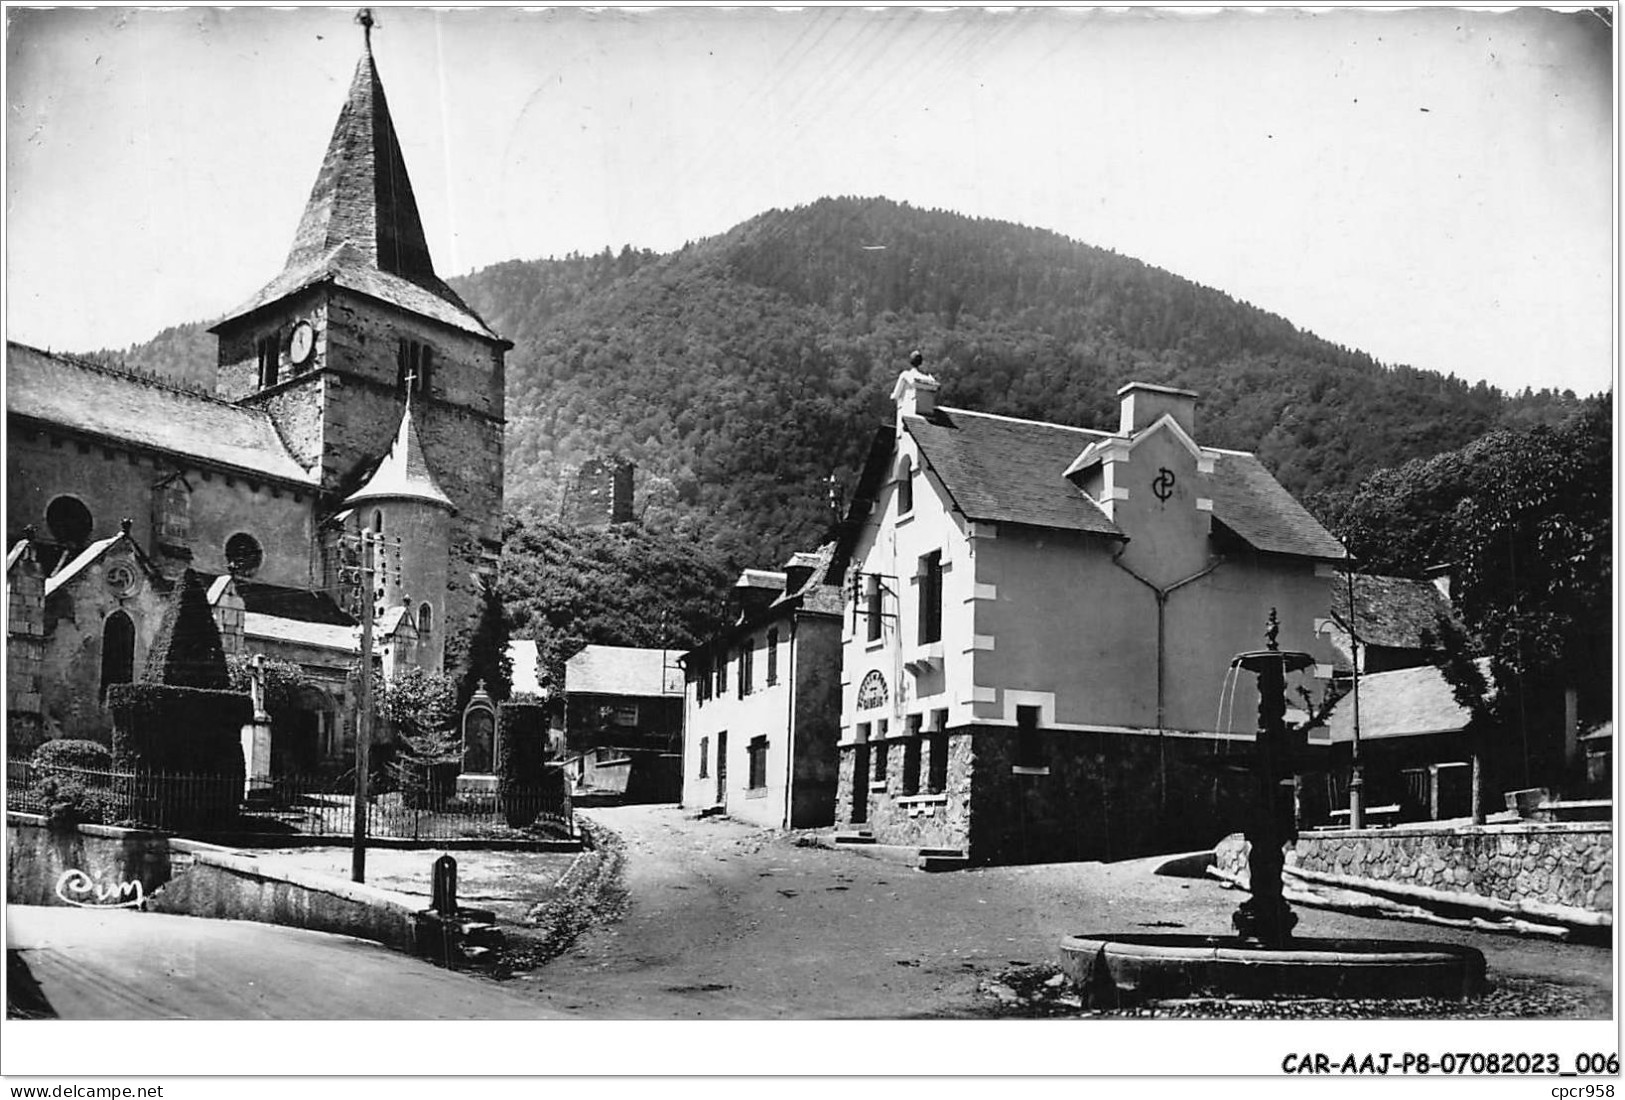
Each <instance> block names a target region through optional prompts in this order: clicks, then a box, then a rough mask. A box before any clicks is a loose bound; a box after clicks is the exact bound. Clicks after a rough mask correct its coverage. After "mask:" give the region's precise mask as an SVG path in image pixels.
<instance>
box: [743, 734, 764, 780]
mask: <svg viewBox="0 0 1625 1100" xmlns="http://www.w3.org/2000/svg"><path fill="white" fill-rule="evenodd" d="M745 751H746V753H747V755H748V756H749V757H750V783H749V786H750V788H751V789H752V790H760V789H761V788H763V787H765V786H767V738H766V737H752V738H751V739H750V745H749V746H748V747H747V748H746V750H745Z"/></svg>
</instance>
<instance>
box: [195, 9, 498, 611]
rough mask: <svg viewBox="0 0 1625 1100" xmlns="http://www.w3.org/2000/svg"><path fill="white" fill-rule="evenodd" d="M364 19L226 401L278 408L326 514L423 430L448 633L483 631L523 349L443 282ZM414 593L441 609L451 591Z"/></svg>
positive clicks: (234, 325) (224, 374) (246, 326)
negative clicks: (316, 162) (356, 51)
mask: <svg viewBox="0 0 1625 1100" xmlns="http://www.w3.org/2000/svg"><path fill="white" fill-rule="evenodd" d="M358 21H359V22H360V23H361V25H362V28H363V35H364V40H363V46H362V52H361V58H360V60H359V61H358V62H357V64H356V68H355V75H354V77H353V78H352V80H351V82H350V87H349V91H348V93H347V94H346V96H345V100H344V103H343V105H342V107H341V108H340V109H339V115H338V121H337V123H336V124H335V125H334V127H333V134H332V137H331V139H330V140H329V142H328V146H327V153H326V155H325V156H324V157H323V158H322V163H321V166H320V169H319V170H318V172H317V174H316V182H315V185H314V186H313V187H312V188H311V192H310V198H309V200H308V201H307V202H306V204H305V210H304V214H303V216H302V217H301V218H300V220H299V225H298V227H297V229H296V230H295V232H294V236H293V243H292V245H291V246H290V248H289V250H288V255H287V259H286V260H285V261H284V263H283V268H282V271H281V272H280V273H279V274H278V275H277V276H276V277H275V278H274V279H272V280H271V281H270V282H269V283H267V284H266V285H265V286H264V287H263V288H262V289H261V290H260V291H259V292H258V293H257V294H255V295H254V296H253V297H251V298H250V299H249V300H248V301H247V302H245V303H244V304H243V305H241V306H239V307H238V308H237V309H235V310H232V311H231V312H230V313H229V314H228V315H227V316H226V318H225V319H224V320H222V321H220V322H219V323H218V324H216V325H215V326H214V328H213V329H212V330H211V331H213V332H214V333H215V334H216V336H217V337H218V339H219V359H218V373H217V381H216V390H217V392H218V393H219V394H220V396H222V397H224V398H226V399H227V400H231V401H235V402H237V403H238V404H242V405H247V406H254V407H259V408H263V409H264V410H265V411H266V412H267V413H268V414H269V415H270V416H271V418H272V419H273V421H274V422H275V423H276V426H277V429H278V431H279V432H280V433H281V435H282V438H283V439H284V440H285V441H286V443H287V444H288V447H289V449H290V450H291V451H292V452H293V454H294V456H295V458H296V459H298V461H300V462H301V463H303V464H305V465H306V466H307V467H310V468H317V469H319V472H320V479H321V486H322V491H323V502H322V508H323V512H324V514H325V515H333V514H335V513H337V512H338V511H339V510H340V509H341V508H343V507H344V504H345V501H346V498H350V497H352V496H353V495H354V494H356V493H357V492H358V491H359V490H360V489H362V488H363V487H364V486H366V485H368V484H371V483H374V482H376V481H377V477H378V475H379V473H380V471H381V470H383V469H384V468H385V466H386V464H387V462H388V461H389V458H390V456H391V455H392V454H393V453H394V451H395V450H397V449H398V447H397V444H398V442H399V437H400V435H401V433H402V432H403V431H406V430H408V429H409V430H410V434H411V436H412V448H413V456H414V457H413V461H414V462H415V463H418V464H420V465H421V468H422V471H423V472H425V473H426V474H427V476H428V478H429V481H430V483H431V484H433V486H434V491H435V493H437V494H439V495H441V496H442V497H443V498H444V500H445V507H444V509H440V506H439V505H438V504H436V505H434V508H436V509H440V514H442V515H443V516H444V522H445V526H446V531H445V543H446V550H445V561H444V567H443V568H440V567H438V566H436V567H435V568H431V569H430V571H429V572H430V575H432V576H437V577H440V578H443V581H442V582H441V583H442V584H443V587H444V603H443V615H441V616H440V617H439V622H438V623H437V624H436V628H437V631H438V632H439V633H440V634H441V635H442V637H444V636H445V634H446V633H447V632H450V633H453V634H455V633H457V632H458V631H459V630H460V629H463V628H466V627H467V626H469V625H471V624H472V616H473V615H475V614H477V613H478V603H479V600H478V595H479V594H478V591H477V583H476V581H475V580H474V577H475V576H476V575H484V574H487V573H489V572H490V571H491V569H492V567H493V564H494V561H495V558H496V554H497V551H498V549H499V548H500V537H501V523H502V477H503V440H502V427H503V418H504V389H503V387H504V381H505V379H504V357H505V355H506V353H507V351H508V349H509V348H511V347H512V346H513V344H512V343H511V342H510V341H507V340H504V339H503V338H502V337H500V336H498V335H497V334H496V333H495V332H493V331H492V330H491V329H490V328H489V327H488V326H487V325H486V323H485V322H484V321H483V320H482V319H481V318H480V316H479V315H478V314H477V313H475V312H474V311H473V310H472V309H470V308H469V306H468V305H467V303H465V302H464V301H463V300H462V299H461V298H460V297H458V295H457V293H456V292H455V291H454V290H452V289H451V287H449V286H447V285H446V283H445V282H444V281H442V280H441V279H440V277H439V276H438V275H437V274H436V273H435V270H434V263H433V260H432V259H431V257H430V255H429V245H428V240H427V237H426V235H425V233H424V230H423V223H422V221H421V219H420V218H419V216H418V207H417V200H416V198H415V196H414V195H413V191H412V182H411V177H410V176H409V175H408V173H407V170H406V161H405V157H404V156H403V154H402V150H401V144H400V139H399V138H398V136H397V134H396V131H395V124H394V120H393V119H392V118H391V116H390V112H389V104H388V101H387V100H386V98H385V96H384V86H383V82H382V81H381V80H380V78H379V74H378V66H377V62H376V60H375V59H374V57H373V49H372V27H373V20H372V16H371V13H370V12H369V11H363V12H362V13H361V15H360V16H359V17H358ZM409 404H410V410H411V411H410V414H408V412H407V408H408V405H409ZM403 458H404V452H403ZM417 503H418V504H422V503H423V502H422V501H418V502H417ZM425 507H428V505H425ZM319 580H320V583H323V584H326V583H329V582H330V581H331V578H320V579H319ZM420 583H421V582H420ZM412 595H413V597H414V599H415V600H417V601H425V600H427V601H429V602H431V603H432V604H433V606H434V607H435V608H436V609H437V610H438V609H440V608H441V603H440V599H439V597H438V596H435V595H431V594H430V593H427V592H421V591H419V592H413V593H412ZM431 617H434V616H433V614H432V615H431Z"/></svg>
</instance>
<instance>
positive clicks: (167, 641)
mask: <svg viewBox="0 0 1625 1100" xmlns="http://www.w3.org/2000/svg"><path fill="white" fill-rule="evenodd" d="M141 678H142V679H143V680H145V681H147V682H148V683H154V684H171V685H174V686H176V687H192V688H204V689H208V690H213V691H224V690H225V689H226V688H228V687H230V686H231V678H230V674H229V673H228V672H227V670H226V651H225V649H224V647H222V646H221V644H220V629H219V627H217V626H216V625H215V622H214V612H213V611H211V610H210V609H209V596H208V593H206V592H205V591H204V590H203V582H202V581H201V580H200V579H199V578H198V575H197V574H196V573H194V572H192V571H191V570H190V569H188V570H187V571H186V572H185V573H183V574H182V575H181V580H180V584H178V585H176V587H175V591H174V594H173V595H172V596H170V598H169V602H168V603H167V604H166V605H165V607H164V616H163V618H162V619H161V620H160V621H159V624H158V633H157V636H156V637H155V638H154V640H153V643H152V649H151V651H150V652H149V653H148V654H147V667H146V671H145V672H144V673H143V675H142V677H141Z"/></svg>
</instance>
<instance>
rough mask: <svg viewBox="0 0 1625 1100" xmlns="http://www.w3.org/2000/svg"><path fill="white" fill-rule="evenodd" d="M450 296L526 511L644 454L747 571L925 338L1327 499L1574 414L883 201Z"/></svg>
mask: <svg viewBox="0 0 1625 1100" xmlns="http://www.w3.org/2000/svg"><path fill="white" fill-rule="evenodd" d="M452 283H453V285H454V286H455V287H456V289H457V290H458V292H459V293H460V294H462V295H463V297H464V298H465V299H466V300H467V301H468V302H469V304H471V305H472V306H473V307H474V308H475V309H476V310H478V311H479V312H480V313H481V314H482V315H483V316H484V317H485V318H486V320H487V321H488V322H489V323H490V324H491V325H492V327H493V328H495V329H496V330H497V331H498V332H501V333H503V334H504V335H506V336H508V337H509V338H510V339H512V340H514V341H515V344H516V346H515V348H514V350H513V351H512V352H511V353H510V354H509V356H508V418H509V424H508V460H507V464H508V484H507V495H508V501H509V510H510V512H511V513H512V514H515V515H518V516H523V517H525V518H527V519H528V520H531V521H536V520H547V519H552V518H554V517H556V516H557V514H558V504H559V500H560V495H561V491H562V487H563V485H564V483H565V482H566V480H567V478H568V475H569V473H570V472H571V471H572V470H573V469H574V468H575V467H576V466H578V465H579V464H580V463H582V462H583V461H585V460H587V459H589V458H593V457H598V456H602V455H609V454H620V455H622V456H624V457H625V458H627V459H630V460H631V461H633V462H635V463H636V464H637V465H638V469H639V472H638V479H637V485H638V494H639V499H638V508H639V511H640V512H641V513H642V514H643V518H644V520H645V524H646V525H647V526H650V527H652V528H654V529H656V530H660V531H667V532H671V533H675V534H678V535H680V536H682V537H683V538H684V539H685V541H694V542H697V543H700V544H703V545H705V546H706V547H708V548H709V549H710V550H712V551H715V552H717V553H719V554H720V555H721V557H722V558H723V559H724V560H725V561H727V562H728V563H729V564H730V565H731V566H733V567H741V566H745V565H768V566H771V565H775V564H778V563H780V562H782V561H783V560H784V559H785V558H786V557H787V556H788V554H789V553H790V552H791V551H792V550H796V549H802V548H807V547H810V546H812V545H813V544H814V543H815V542H816V540H817V539H818V536H819V534H820V533H821V532H822V530H823V529H824V527H825V526H826V525H827V523H828V520H829V518H830V512H829V488H830V487H829V484H828V479H829V478H830V477H831V476H834V477H835V478H836V479H837V483H838V484H837V488H839V487H840V485H842V484H847V485H849V484H850V481H851V479H852V477H853V476H854V474H855V472H856V467H857V465H858V463H859V461H860V460H861V457H862V454H863V451H864V448H865V446H866V443H867V439H868V436H869V434H870V432H871V430H872V429H873V427H874V426H875V425H876V424H879V423H881V422H883V421H885V420H886V419H888V417H889V414H890V408H889V404H890V403H889V394H890V391H891V386H892V383H893V381H894V380H895V378H896V376H897V373H898V371H899V370H901V369H902V368H903V366H904V365H905V364H906V362H907V357H908V353H909V352H910V350H912V349H914V348H919V349H920V350H922V351H923V352H924V354H925V368H926V369H927V370H929V371H931V372H933V373H934V374H936V375H937V377H938V378H939V379H940V380H941V382H942V393H941V395H940V400H941V401H942V402H943V403H944V404H949V405H958V406H962V407H967V408H973V409H980V410H983V411H988V412H997V413H1003V414H1007V415H1012V416H1023V417H1033V418H1039V419H1045V420H1055V421H1060V422H1063V423H1071V424H1078V425H1082V426H1087V427H1106V428H1113V427H1115V426H1116V415H1117V412H1116V400H1117V399H1116V396H1115V391H1116V389H1117V388H1118V387H1119V386H1120V385H1122V384H1123V383H1124V382H1127V381H1130V380H1139V381H1145V382H1153V383H1160V384H1166V385H1177V386H1182V387H1186V388H1190V389H1194V390H1197V391H1198V392H1200V393H1201V394H1202V403H1201V405H1200V407H1199V411H1198V429H1199V432H1198V434H1199V437H1200V438H1201V440H1202V442H1204V443H1208V444H1212V445H1216V446H1224V447H1236V448H1241V449H1246V450H1251V451H1256V452H1257V453H1258V454H1259V456H1260V457H1261V458H1262V459H1263V460H1264V462H1265V463H1266V464H1267V465H1268V466H1269V467H1270V468H1271V469H1272V470H1273V471H1274V472H1275V473H1276V475H1277V476H1278V477H1279V478H1280V480H1281V481H1282V482H1283V483H1284V484H1285V485H1286V486H1287V487H1288V488H1289V489H1291V490H1292V491H1293V492H1295V493H1297V494H1298V495H1299V496H1300V497H1302V498H1304V499H1305V500H1306V502H1307V503H1309V504H1310V505H1311V507H1317V506H1324V507H1331V506H1333V505H1335V504H1336V503H1337V501H1338V500H1341V499H1346V494H1347V493H1348V492H1350V491H1352V489H1353V488H1354V487H1355V486H1356V485H1357V484H1358V483H1359V482H1360V480H1361V479H1362V478H1363V477H1365V476H1366V475H1367V474H1369V473H1371V472H1373V471H1374V470H1377V469H1381V468H1384V467H1390V466H1398V465H1400V464H1402V463H1404V462H1406V461H1409V460H1411V459H1415V458H1422V457H1427V456H1429V455H1432V454H1436V453H1438V452H1440V451H1444V450H1449V449H1452V448H1457V447H1461V446H1463V445H1465V444H1467V443H1468V442H1470V441H1471V440H1473V439H1475V438H1477V437H1479V436H1481V435H1483V434H1484V433H1485V432H1487V431H1489V430H1491V429H1492V428H1496V427H1498V426H1506V425H1515V426H1530V425H1534V424H1540V423H1555V422H1557V421H1559V420H1561V419H1562V418H1563V417H1565V416H1566V415H1567V414H1568V413H1570V412H1572V411H1573V409H1574V408H1575V407H1576V406H1577V402H1576V401H1575V399H1574V396H1573V395H1572V394H1556V393H1552V392H1549V391H1547V392H1542V393H1538V394H1537V393H1533V392H1529V391H1526V392H1525V393H1524V394H1521V395H1516V396H1510V397H1509V396H1507V395H1503V394H1502V393H1501V392H1500V391H1498V390H1496V389H1494V388H1493V387H1490V386H1487V385H1485V384H1483V383H1479V384H1477V385H1469V384H1467V383H1465V382H1462V381H1460V380H1458V379H1455V378H1451V377H1445V376H1442V375H1439V374H1437V373H1433V372H1430V371H1424V370H1415V369H1411V368H1409V367H1403V366H1399V367H1387V366H1383V365H1380V364H1378V363H1376V362H1374V361H1372V360H1371V359H1370V358H1369V357H1368V356H1366V355H1365V354H1363V353H1361V352H1358V351H1353V350H1350V349H1348V348H1343V347H1339V346H1337V345H1334V344H1331V343H1328V342H1326V341H1324V340H1321V339H1319V338H1318V337H1316V336H1314V335H1312V334H1309V333H1305V332H1302V331H1300V330H1298V329H1296V328H1295V327H1294V326H1293V325H1292V324H1291V323H1290V322H1288V321H1286V320H1284V319H1282V318H1280V317H1277V316H1275V315H1273V314H1269V313H1266V312H1264V311H1262V310H1259V309H1256V308H1254V307H1252V306H1250V305H1247V304H1246V303H1243V302H1238V301H1236V300H1234V299H1233V298H1230V297H1229V296H1227V295H1225V294H1222V293H1220V292H1218V291H1215V290H1211V289H1208V288H1205V287H1201V286H1198V285H1197V284H1195V283H1192V282H1190V281H1188V280H1185V279H1182V278H1179V277H1177V276H1175V275H1171V274H1169V273H1167V272H1165V271H1161V270H1159V269H1157V268H1153V267H1150V266H1148V265H1146V264H1143V263H1141V262H1139V261H1137V260H1134V259H1131V258H1129V257H1126V256H1121V255H1118V254H1116V253H1114V252H1110V251H1106V250H1102V249H1098V248H1094V247H1091V246H1089V245H1086V244H1081V243H1079V242H1076V241H1072V240H1069V239H1067V238H1064V237H1062V236H1059V235H1058V234H1055V233H1051V232H1047V231H1045V230H1039V229H1030V228H1026V227H1022V226H1018V225H1013V224H1010V223H1008V222H999V221H992V220H986V219H973V218H966V217H963V216H960V215H957V214H951V213H945V212H941V211H927V210H921V209H917V208H913V207H910V206H908V205H906V204H902V203H896V202H891V201H889V200H885V199H854V198H841V199H824V200H820V201H819V202H816V203H813V204H811V205H809V206H805V207H800V208H797V209H794V210H774V211H769V212H768V213H765V214H763V215H761V216H759V217H757V218H753V219H751V220H750V221H748V222H746V223H744V224H742V225H739V226H737V227H736V228H734V229H733V230H731V231H729V232H728V233H725V234H723V235H721V236H719V237H714V238H710V239H708V240H704V241H700V242H695V243H691V244H689V245H686V246H684V247H683V248H682V249H681V250H679V251H677V252H674V253H670V254H666V255H656V254H654V253H650V252H647V251H636V250H633V249H631V248H623V249H622V250H621V251H620V252H619V253H618V254H617V253H614V252H612V251H610V250H608V249H606V250H605V251H604V252H602V253H600V254H598V255H596V256H590V257H582V256H571V257H567V258H565V259H562V260H537V261H511V262H508V263H502V264H498V265H495V266H493V267H489V268H486V269H484V270H481V271H478V272H475V273H473V274H471V275H468V276H465V277H462V278H458V279H454V280H452ZM98 354H102V355H106V356H108V357H113V358H124V359H126V360H128V361H130V362H132V363H135V364H137V365H140V366H143V367H145V368H147V369H169V370H175V371H177V372H178V373H185V374H188V375H189V376H194V377H195V376H196V375H197V373H198V372H199V371H202V372H204V373H206V371H207V369H209V367H208V365H212V362H213V340H212V338H211V337H209V336H208V335H207V333H206V332H204V331H203V326H201V325H191V326H180V327H178V328H176V329H170V330H166V331H165V332H164V333H163V334H161V336H160V338H159V339H158V340H157V341H154V343H152V344H149V345H144V346H142V347H137V348H132V349H129V350H127V351H125V352H120V353H98ZM194 360H196V362H194ZM199 364H204V365H203V366H199ZM1322 494H1330V496H1328V497H1327V498H1326V499H1324V500H1323V499H1322Z"/></svg>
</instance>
